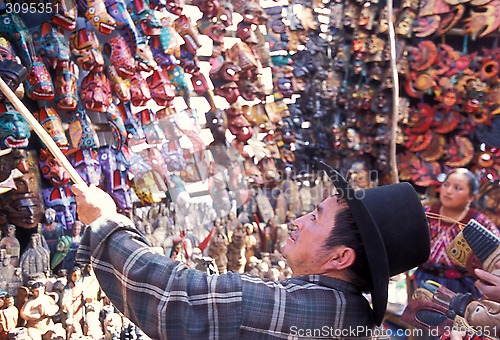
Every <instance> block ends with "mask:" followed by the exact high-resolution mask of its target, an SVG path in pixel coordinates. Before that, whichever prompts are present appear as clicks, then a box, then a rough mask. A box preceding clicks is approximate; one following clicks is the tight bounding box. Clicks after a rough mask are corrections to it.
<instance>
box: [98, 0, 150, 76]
mask: <svg viewBox="0 0 500 340" xmlns="http://www.w3.org/2000/svg"><path fill="white" fill-rule="evenodd" d="M104 3H105V5H106V8H107V9H108V13H109V14H110V15H111V16H112V17H113V19H114V20H115V23H116V26H115V29H116V31H117V32H118V33H119V34H120V36H122V37H123V38H124V39H125V41H126V42H127V45H128V47H129V48H130V51H132V53H133V54H134V57H137V58H138V59H139V58H140V57H141V55H143V53H141V52H140V51H139V49H143V48H144V46H145V45H146V44H145V43H144V41H143V40H144V39H143V38H142V37H141V35H140V34H139V32H138V30H137V27H136V26H135V23H134V21H133V19H132V17H131V16H130V13H129V12H128V11H127V6H126V4H125V1H123V0H105V1H104ZM139 46H140V47H139ZM141 60H142V58H141ZM145 62H146V64H148V62H147V61H145ZM148 68H149V67H148ZM144 71H146V70H144Z"/></svg>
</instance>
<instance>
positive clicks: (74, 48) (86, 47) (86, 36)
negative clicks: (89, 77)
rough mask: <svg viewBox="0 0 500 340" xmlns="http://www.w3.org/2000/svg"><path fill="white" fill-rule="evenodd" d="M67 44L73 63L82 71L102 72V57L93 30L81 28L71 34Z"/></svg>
mask: <svg viewBox="0 0 500 340" xmlns="http://www.w3.org/2000/svg"><path fill="white" fill-rule="evenodd" d="M69 43H70V48H71V52H73V55H74V57H75V61H76V63H77V64H78V66H80V67H81V68H82V70H84V71H94V72H102V68H103V66H104V57H103V56H102V53H101V50H100V47H99V40H98V39H97V35H96V34H95V32H94V31H93V30H88V29H86V28H82V29H80V30H78V31H76V32H74V33H72V34H71V36H70V38H69Z"/></svg>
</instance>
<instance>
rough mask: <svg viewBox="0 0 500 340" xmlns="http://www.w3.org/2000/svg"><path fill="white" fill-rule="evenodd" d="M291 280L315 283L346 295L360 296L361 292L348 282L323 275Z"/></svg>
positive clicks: (304, 276) (303, 276)
mask: <svg viewBox="0 0 500 340" xmlns="http://www.w3.org/2000/svg"><path fill="white" fill-rule="evenodd" d="M292 279H295V280H300V281H306V282H310V283H315V284H317V285H320V286H324V287H328V288H332V289H337V290H342V291H344V292H346V293H352V294H361V293H362V291H361V289H359V288H358V287H357V286H355V285H353V284H352V283H350V282H347V281H343V280H340V279H336V278H333V277H329V276H325V275H301V276H297V277H294V278H292Z"/></svg>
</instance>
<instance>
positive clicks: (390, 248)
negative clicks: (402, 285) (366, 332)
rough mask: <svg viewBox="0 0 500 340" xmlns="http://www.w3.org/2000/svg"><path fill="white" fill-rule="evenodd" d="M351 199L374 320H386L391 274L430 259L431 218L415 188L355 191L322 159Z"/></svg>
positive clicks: (397, 186) (323, 166) (322, 166)
mask: <svg viewBox="0 0 500 340" xmlns="http://www.w3.org/2000/svg"><path fill="white" fill-rule="evenodd" d="M320 170H324V171H325V172H326V173H327V175H328V176H329V177H330V181H331V182H332V183H333V184H334V185H335V188H336V189H337V191H338V192H339V193H340V194H341V195H342V197H343V198H344V199H345V200H346V201H347V204H348V205H349V208H350V210H351V213H352V215H353V217H354V221H355V222H356V225H357V227H358V229H359V233H360V235H361V240H362V242H363V246H364V248H365V252H366V256H367V260H368V266H369V267H370V274H371V279H372V284H373V291H372V292H371V296H372V304H373V312H374V320H375V322H376V323H377V325H380V324H381V323H382V320H383V318H384V314H385V310H386V307H387V295H388V284H389V278H390V277H391V276H394V275H397V274H400V273H402V272H405V271H407V270H409V269H412V268H414V267H416V266H418V265H420V264H421V263H423V262H425V261H427V259H428V258H429V253H430V238H429V227H428V222H427V218H426V216H425V212H424V209H423V207H422V203H421V201H420V198H419V197H418V194H417V193H416V191H415V189H414V188H413V187H412V186H411V184H409V183H397V184H390V185H385V186H380V187H376V188H370V189H364V190H357V191H355V190H354V189H353V188H352V187H351V186H350V185H349V183H348V182H347V181H346V180H345V179H344V178H343V177H342V175H340V173H338V172H337V171H335V170H333V169H332V168H331V167H330V166H328V165H327V164H325V163H323V162H320Z"/></svg>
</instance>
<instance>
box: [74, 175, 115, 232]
mask: <svg viewBox="0 0 500 340" xmlns="http://www.w3.org/2000/svg"><path fill="white" fill-rule="evenodd" d="M71 190H72V191H73V193H74V194H75V198H76V212H77V213H78V219H79V220H80V221H82V222H83V223H85V224H90V223H92V222H94V221H95V220H97V219H98V218H99V217H101V216H103V215H106V214H112V213H116V204H115V201H113V199H112V198H111V196H109V195H108V194H107V193H106V192H105V191H103V190H101V189H99V188H97V187H96V186H95V185H91V186H90V187H87V186H85V185H80V184H74V185H73V186H71Z"/></svg>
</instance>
